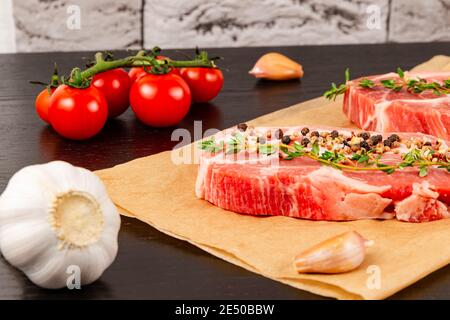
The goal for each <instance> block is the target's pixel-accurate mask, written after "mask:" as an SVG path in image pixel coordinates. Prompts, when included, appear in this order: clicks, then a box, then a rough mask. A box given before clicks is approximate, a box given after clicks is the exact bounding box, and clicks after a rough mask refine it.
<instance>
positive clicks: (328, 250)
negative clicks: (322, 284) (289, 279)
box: [294, 231, 373, 273]
mask: <svg viewBox="0 0 450 320" xmlns="http://www.w3.org/2000/svg"><path fill="white" fill-rule="evenodd" d="M372 244H373V241H369V240H366V239H364V237H362V236H361V235H360V234H359V233H358V232H356V231H349V232H346V233H343V234H340V235H338V236H335V237H332V238H330V239H327V240H325V241H323V242H321V243H319V244H317V245H315V246H313V247H311V248H309V249H307V250H305V251H303V252H302V253H300V254H299V255H298V256H297V257H296V258H295V259H294V266H295V268H296V270H297V272H298V273H343V272H349V271H352V270H355V269H356V268H358V267H359V266H360V265H361V264H362V262H363V261H364V258H365V255H366V247H369V246H371V245H372Z"/></svg>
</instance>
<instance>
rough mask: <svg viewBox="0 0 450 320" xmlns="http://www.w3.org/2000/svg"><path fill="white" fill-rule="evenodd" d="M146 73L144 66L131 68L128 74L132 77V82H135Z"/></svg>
mask: <svg viewBox="0 0 450 320" xmlns="http://www.w3.org/2000/svg"><path fill="white" fill-rule="evenodd" d="M146 74H147V72H145V70H144V68H131V69H130V71H128V76H129V77H130V80H131V83H135V82H136V80H138V79H140V78H141V77H143V76H145V75H146Z"/></svg>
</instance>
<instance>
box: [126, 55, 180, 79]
mask: <svg viewBox="0 0 450 320" xmlns="http://www.w3.org/2000/svg"><path fill="white" fill-rule="evenodd" d="M156 59H158V60H163V59H168V60H170V58H168V57H165V56H157V57H156ZM147 68H151V67H147ZM169 73H173V74H178V75H179V74H180V72H179V69H177V68H173V69H172V70H171V71H170V72H169ZM146 74H148V72H146V71H145V70H144V68H139V67H138V68H131V69H130V71H128V76H129V77H130V79H131V83H134V82H135V81H136V80H138V79H139V78H140V77H142V76H145V75H146Z"/></svg>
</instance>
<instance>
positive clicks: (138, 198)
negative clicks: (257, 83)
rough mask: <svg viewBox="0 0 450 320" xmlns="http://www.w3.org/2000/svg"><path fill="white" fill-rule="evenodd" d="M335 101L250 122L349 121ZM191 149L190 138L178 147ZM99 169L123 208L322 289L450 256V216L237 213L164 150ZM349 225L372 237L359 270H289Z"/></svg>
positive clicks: (434, 64)
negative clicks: (345, 218)
mask: <svg viewBox="0 0 450 320" xmlns="http://www.w3.org/2000/svg"><path fill="white" fill-rule="evenodd" d="M444 69H447V70H450V57H446V56H436V57H434V58H433V59H431V60H429V61H427V62H426V63H423V64H421V65H419V66H417V70H430V71H437V70H444ZM341 104H342V101H339V100H338V101H336V102H333V103H330V102H328V101H326V100H325V99H323V98H317V99H313V100H310V101H307V102H304V103H300V104H297V105H295V106H292V107H289V108H286V109H283V110H279V111H277V112H274V113H271V114H268V115H265V116H263V117H260V118H257V119H255V120H253V121H251V123H252V124H254V125H267V126H276V125H280V126H281V125H285V126H288V125H299V124H309V125H313V124H320V125H328V126H340V127H351V126H352V125H351V123H349V121H348V120H347V119H346V118H345V117H344V115H343V114H342V112H341ZM191 150H192V145H190V146H187V147H184V148H182V149H181V151H183V152H189V151H191ZM97 174H98V175H99V176H100V178H101V179H102V180H103V182H104V183H105V185H106V188H107V190H108V193H109V195H110V196H111V198H112V199H113V201H114V203H115V204H116V205H117V206H118V207H119V209H120V211H121V213H122V214H124V215H126V216H130V217H135V218H137V219H139V220H142V221H144V222H146V223H148V224H149V225H151V226H153V227H155V228H157V229H158V230H160V231H161V232H164V233H166V234H169V235H171V236H173V237H176V238H179V239H182V240H185V241H188V242H190V243H192V244H194V245H195V246H197V247H200V248H201V249H203V250H205V251H207V252H209V253H211V254H213V255H215V256H217V257H219V258H222V259H223V260H226V261H228V262H230V263H233V264H235V265H238V266H241V267H243V268H245V269H247V270H250V271H252V272H255V273H258V274H261V275H263V276H265V277H268V278H271V279H273V280H276V281H279V282H283V283H285V284H288V285H291V286H293V287H296V288H299V289H302V290H307V291H310V292H313V293H316V294H319V295H323V296H329V297H335V298H338V299H383V298H386V297H388V296H390V295H392V294H394V293H395V292H397V291H399V290H401V289H403V288H405V287H407V286H409V285H410V284H412V283H414V282H416V281H418V280H419V279H421V278H423V277H425V276H426V275H428V274H430V273H431V272H433V271H435V270H437V269H439V268H441V267H443V266H445V265H447V264H448V263H449V262H450V246H449V244H450V219H447V220H440V221H436V222H429V223H422V224H414V223H404V222H398V221H393V220H390V221H371V220H364V221H353V222H324V221H307V220H299V219H294V218H287V217H265V218H261V217H252V216H245V215H240V214H236V213H233V212H229V211H225V210H222V209H220V208H218V207H215V206H213V205H211V204H210V203H208V202H206V201H204V200H199V199H196V197H195V194H194V182H195V178H196V175H197V165H195V164H181V165H175V164H174V163H173V162H172V161H171V153H170V152H163V153H160V154H156V155H152V156H149V157H144V158H140V159H136V160H133V161H131V162H128V163H125V164H122V165H118V166H116V167H113V168H110V169H105V170H101V171H97ZM348 230H357V231H358V232H360V233H361V234H362V235H363V236H365V237H366V238H368V239H371V240H374V245H373V246H372V247H370V248H369V249H368V254H367V256H366V259H365V261H364V263H363V264H362V265H361V266H360V267H359V268H358V269H357V270H355V271H352V272H349V273H344V274H338V275H314V274H297V273H296V272H295V269H294V267H293V264H292V260H293V258H294V256H295V255H296V254H298V253H299V252H300V251H302V250H304V249H306V248H308V247H310V246H312V245H314V244H316V243H318V242H320V241H322V240H325V239H327V238H329V237H331V236H334V235H337V234H340V233H343V232H345V231H348ZM149 263H150V262H149ZM182 263H183V262H182V261H180V265H181V264H182Z"/></svg>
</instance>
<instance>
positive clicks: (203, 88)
mask: <svg viewBox="0 0 450 320" xmlns="http://www.w3.org/2000/svg"><path fill="white" fill-rule="evenodd" d="M180 76H181V77H182V78H183V79H184V80H185V81H186V83H187V84H188V86H189V88H190V89H191V93H192V100H193V101H194V102H208V101H211V100H212V99H214V98H215V97H216V96H217V95H218V94H219V92H220V90H221V89H222V86H223V74H222V71H220V69H217V68H182V69H181V70H180Z"/></svg>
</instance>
